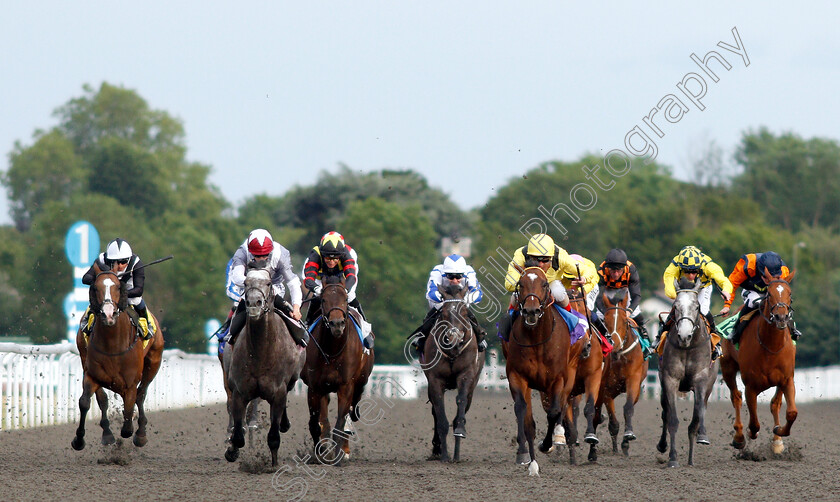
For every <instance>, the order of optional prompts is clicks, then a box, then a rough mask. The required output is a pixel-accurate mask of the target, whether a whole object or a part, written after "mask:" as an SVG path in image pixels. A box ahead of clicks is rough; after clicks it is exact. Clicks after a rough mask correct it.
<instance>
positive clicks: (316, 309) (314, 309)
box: [306, 296, 321, 326]
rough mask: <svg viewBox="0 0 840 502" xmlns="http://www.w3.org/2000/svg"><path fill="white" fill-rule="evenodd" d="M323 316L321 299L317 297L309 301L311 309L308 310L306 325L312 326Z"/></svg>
mask: <svg viewBox="0 0 840 502" xmlns="http://www.w3.org/2000/svg"><path fill="white" fill-rule="evenodd" d="M320 315H321V299H320V298H319V297H317V296H314V297H312V299H311V300H309V308H308V309H307V310H306V325H307V326H312V323H314V322H315V320H316V319H318V317H319V316H320Z"/></svg>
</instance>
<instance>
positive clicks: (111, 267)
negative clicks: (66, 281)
mask: <svg viewBox="0 0 840 502" xmlns="http://www.w3.org/2000/svg"><path fill="white" fill-rule="evenodd" d="M142 267H143V263H142V262H141V261H140V257H139V256H137V255H136V254H134V253H132V251H131V246H129V245H128V242H126V241H125V240H123V239H120V238H119V237H118V238H116V239H114V240H112V241H111V242H109V243H108V247H107V248H106V249H105V252H104V253H100V254H99V256H98V257H97V258H96V260H94V262H93V265H91V267H90V268H89V269H88V271H87V272H85V275H84V276H82V284H88V285H90V284H93V282H94V280H96V275H97V274H99V273H100V272H107V271H111V272H114V273H115V274H116V275H117V277H118V278H119V280H120V282H122V283H124V284H125V289H126V296H128V303H129V304H130V305H131V306H133V307H134V311H135V312H137V315H138V316H139V317H138V318H137V319H135V321H137V323H138V324H139V325H140V327H141V328H142V329H141V333H142V338H143V339H144V340H149V339H150V338H152V337H153V336H154V335H155V331H157V326H155V322H154V320H153V318H152V317H149V311H148V310H147V309H146V302H145V301H143V283H144V282H145V281H146V273H145V271H144V270H143V268H142ZM86 317H87V316H85V317H84V318H83V319H82V322H84V323H85V327H84V328H83V330H84V331H85V333H86V334H90V329H91V326H92V325H91V324H90V323H87V321H86Z"/></svg>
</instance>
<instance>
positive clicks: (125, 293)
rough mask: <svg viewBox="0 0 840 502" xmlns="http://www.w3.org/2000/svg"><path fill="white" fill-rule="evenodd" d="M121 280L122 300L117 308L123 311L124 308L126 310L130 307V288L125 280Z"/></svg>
mask: <svg viewBox="0 0 840 502" xmlns="http://www.w3.org/2000/svg"><path fill="white" fill-rule="evenodd" d="M119 282H120V301H119V304H118V305H117V308H118V309H120V310H121V311H122V310H125V309H127V308H128V288H127V286H126V284H125V283H124V282H122V281H119Z"/></svg>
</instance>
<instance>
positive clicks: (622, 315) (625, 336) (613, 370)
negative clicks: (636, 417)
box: [595, 288, 648, 455]
mask: <svg viewBox="0 0 840 502" xmlns="http://www.w3.org/2000/svg"><path fill="white" fill-rule="evenodd" d="M602 295H603V299H604V307H605V311H604V325H605V326H606V327H607V329H608V330H609V333H608V334H609V335H611V336H612V340H613V342H614V343H615V347H614V348H613V351H612V353H610V355H609V357H607V359H606V364H605V366H604V379H603V381H602V382H601V393H600V395H599V397H598V404H596V405H595V422H596V424H600V423H601V422H602V420H603V418H602V416H601V406H602V405H604V404H606V405H607V413H608V414H609V420H610V423H609V430H610V436H612V447H613V453H617V452H618V429H619V425H620V424H619V422H618V418H617V417H616V413H615V398H616V397H618V395H619V394H621V393H625V392H626V393H627V396H626V400H625V402H624V437H623V439H622V440H621V451H622V452H624V455H629V454H630V441H633V440H635V439H636V434H635V433H633V411H634V408H635V406H636V403H637V402H639V396H640V395H641V391H642V382H644V380H645V378H646V377H647V371H648V362H647V360H645V358H644V356H643V354H642V346H641V340H639V337H638V335H637V334H636V333H635V332H634V330H633V329H631V318H630V314H631V312H630V310H629V309H628V308H627V305H628V303H629V301H630V295H629V294H628V292H627V289H626V288H622V289H608V290H606V291H604V292H603V293H602Z"/></svg>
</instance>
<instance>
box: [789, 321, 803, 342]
mask: <svg viewBox="0 0 840 502" xmlns="http://www.w3.org/2000/svg"><path fill="white" fill-rule="evenodd" d="M791 322H793V321H791ZM800 336H802V332H801V331H799V330H798V329H796V323H795V322H794V323H793V326H792V327H791V328H790V338H791V340H793V341H794V342H795V341H797V340H799V337H800Z"/></svg>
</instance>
